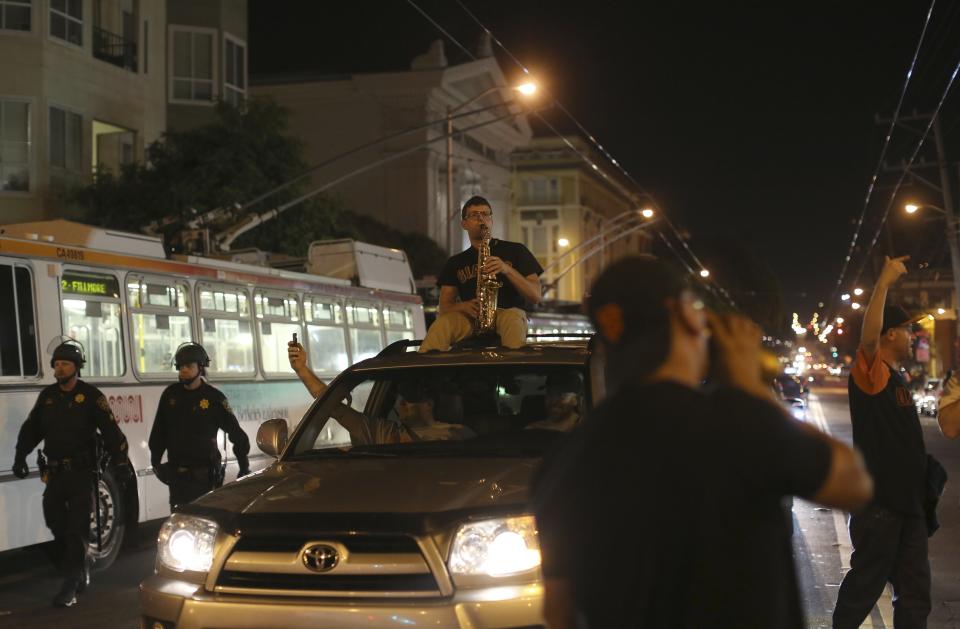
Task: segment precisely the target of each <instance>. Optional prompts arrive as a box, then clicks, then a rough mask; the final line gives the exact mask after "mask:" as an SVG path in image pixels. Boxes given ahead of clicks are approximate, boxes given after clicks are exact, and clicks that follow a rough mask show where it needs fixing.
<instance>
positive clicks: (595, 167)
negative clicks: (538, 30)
mask: <svg viewBox="0 0 960 629" xmlns="http://www.w3.org/2000/svg"><path fill="white" fill-rule="evenodd" d="M456 1H457V4H458V5H460V7H461V8H462V9H463V10H464V12H466V13H467V15H468V16H469V17H470V18H471V19H472V20H473V21H474V22H476V24H477V25H478V26H479V27H480V28H481V29H483V31H484V32H485V33H486V34H487V35H489V37H490V39H491V41H492V42H494V43H496V45H497V46H499V47H500V49H501V50H503V51H504V52H505V53H506V54H507V55H508V56H509V57H510V58H511V59H512V60H513V62H514V63H516V64H517V66H518V67H519V68H520V69H521V70H522V71H523V72H524V73H525V74H527V75H530V70H529V69H527V67H526V66H525V65H523V63H522V62H520V60H519V59H517V57H516V56H515V55H514V54H513V53H512V52H511V51H510V50H509V49H508V48H507V47H506V45H504V43H503V42H502V41H500V39H499V38H498V37H497V36H496V35H495V34H494V33H493V31H491V30H490V29H489V28H487V26H486V25H485V24H484V23H483V22H482V21H481V20H480V19H479V18H478V17H477V16H476V15H475V14H474V13H473V12H472V11H470V9H469V8H468V7H467V6H466V5H464V4H463V3H462V2H460V0H456ZM407 3H408V4H409V5H410V6H412V7H413V8H414V9H416V11H417V12H418V13H420V15H422V16H423V17H424V18H425V19H426V20H427V21H429V22H430V23H431V24H432V25H433V26H434V27H435V28H436V29H437V30H438V31H440V33H441V34H443V35H444V36H445V37H447V38H448V39H450V40H451V41H452V43H453V44H455V45H456V46H457V47H458V48H459V49H460V50H462V51H463V52H464V53H465V54H466V55H467V56H468V57H469V58H470V59H472V60H474V61H475V60H476V59H477V58H476V56H475V55H474V54H473V53H472V52H470V50H469V49H467V47H466V46H464V45H463V44H462V43H461V42H460V41H458V40H457V39H456V38H455V37H454V36H453V35H451V34H450V33H449V32H448V31H447V30H446V29H444V28H443V27H442V26H441V25H440V24H439V23H438V22H437V21H436V20H434V19H433V18H432V17H431V16H430V15H429V14H427V12H426V11H424V10H423V9H422V8H421V7H419V6H418V5H417V4H416V2H414V0H407ZM548 96H549V98H550V100H551V101H552V102H553V104H555V105H556V106H557V107H558V108H559V109H560V110H561V111H563V112H564V113H565V114H566V115H567V117H569V118H570V119H571V120H572V121H573V123H574V124H575V125H576V126H577V128H578V129H580V131H581V132H582V133H583V134H584V135H585V136H586V138H587V140H588V141H590V142H591V143H592V144H593V145H594V146H595V147H596V148H597V150H599V151H600V152H601V154H602V155H604V156H605V157H606V158H607V160H609V162H610V163H611V164H613V165H614V166H615V167H616V168H617V169H618V170H620V172H621V173H622V174H623V175H624V177H626V178H627V180H628V181H630V183H632V184H633V185H634V186H635V187H636V188H637V189H638V190H639V191H640V195H641V196H642V197H646V198H648V199H650V201H651V202H652V204H653V205H654V207H656V209H657V211H658V212H659V213H660V215H661V217H662V218H663V219H664V221H665V222H666V224H667V225H668V226H669V227H670V229H671V230H672V231H673V232H674V234H675V236H676V238H677V240H678V241H679V242H680V243H681V244H682V245H683V247H684V249H685V250H686V251H687V253H688V255H689V256H690V257H691V258H692V259H693V260H694V263H695V264H696V265H697V266H698V267H699V268H701V269H703V268H704V266H703V264H702V263H701V262H700V260H699V258H697V256H696V254H694V253H693V250H692V249H690V246H689V244H688V243H687V242H686V240H684V239H683V237H682V236H681V235H680V232H679V230H677V228H676V226H675V225H674V224H673V222H672V221H670V219H669V218H668V217H667V216H666V214H665V213H664V212H663V210H662V209H661V207H660V206H659V204H658V203H656V201H655V200H654V199H653V196H652V195H650V194H649V193H648V192H647V191H646V190H645V189H644V188H643V186H641V185H640V183H639V182H638V181H637V180H636V178H634V177H633V175H631V174H630V173H629V172H628V171H627V170H626V169H625V168H624V167H623V166H622V165H621V164H620V162H619V161H617V159H616V158H615V157H614V156H613V155H612V154H610V152H609V151H607V149H606V148H604V147H603V145H601V144H600V142H599V141H598V140H597V139H596V138H595V137H594V135H593V134H592V133H590V132H589V131H587V129H586V128H585V127H584V126H583V125H582V124H580V122H579V121H578V120H577V119H576V118H575V117H574V116H573V114H571V113H570V111H569V110H568V109H567V108H566V107H564V106H563V103H561V102H560V101H559V100H558V99H557V98H556V97H554V96H552V95H549V94H548ZM534 115H535V116H536V117H537V118H539V120H540V121H541V122H542V123H543V124H544V125H545V126H546V127H547V128H548V129H549V130H550V131H551V132H552V133H553V134H554V135H555V136H557V138H559V139H560V140H561V141H562V142H563V143H564V144H565V145H566V146H567V147H568V148H569V149H570V150H572V151H573V152H575V153H576V154H577V155H578V156H579V157H580V158H581V159H582V160H583V161H584V162H585V163H587V164H588V165H589V166H590V167H591V168H592V169H593V171H594V172H596V173H597V174H598V175H599V176H600V177H602V178H603V179H604V180H606V181H609V182H611V183H614V184H615V185H617V187H618V188H621V186H620V185H619V184H618V183H617V182H615V181H614V180H612V179H611V178H610V176H609V175H608V174H607V173H606V172H604V171H603V170H601V169H600V167H599V166H598V165H597V164H596V163H595V162H594V161H593V160H592V159H590V157H588V156H587V155H585V154H584V153H583V151H581V150H580V149H579V148H577V147H576V146H574V144H573V143H572V142H570V140H569V138H567V137H565V136H564V135H563V134H561V133H560V132H559V131H557V129H556V128H554V127H553V125H551V124H550V122H549V121H547V120H546V119H545V118H544V117H543V116H542V115H541V114H539V113H537V112H534ZM625 196H626V197H627V198H628V199H629V200H630V201H634V200H635V199H634V198H633V197H632V195H629V194H625ZM669 248H670V251H671V252H672V253H673V254H674V255H677V256H679V254H678V253H677V251H676V250H675V249H674V248H673V247H672V246H670V247H669ZM681 262H683V264H684V266H686V267H687V268H688V270H690V272H691V274H692V275H694V276H697V275H698V274H697V273H695V272H694V271H693V270H692V269H690V267H689V265H687V263H686V262H684V261H683V260H682V259H681ZM717 287H718V289H719V290H720V291H721V293H722V294H723V295H724V297H725V298H726V299H727V300H728V301H729V302H730V305H731V306H733V307H734V308H736V304H735V303H734V301H733V299H732V298H731V297H730V294H729V293H728V292H727V291H726V290H724V289H723V288H722V287H721V286H719V285H717Z"/></svg>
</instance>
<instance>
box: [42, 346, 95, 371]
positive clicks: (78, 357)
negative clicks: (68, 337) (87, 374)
mask: <svg viewBox="0 0 960 629" xmlns="http://www.w3.org/2000/svg"><path fill="white" fill-rule="evenodd" d="M58 360H69V361H70V362H72V363H73V364H74V365H76V367H77V371H79V370H81V369H83V366H84V365H85V364H86V362H87V361H86V359H85V358H84V357H83V349H82V348H81V347H80V346H79V345H77V344H76V343H75V342H70V341H64V342H63V343H60V344H59V345H57V347H56V348H54V350H53V356H51V357H50V368H51V369H52V368H53V365H54V363H56V362H57V361H58Z"/></svg>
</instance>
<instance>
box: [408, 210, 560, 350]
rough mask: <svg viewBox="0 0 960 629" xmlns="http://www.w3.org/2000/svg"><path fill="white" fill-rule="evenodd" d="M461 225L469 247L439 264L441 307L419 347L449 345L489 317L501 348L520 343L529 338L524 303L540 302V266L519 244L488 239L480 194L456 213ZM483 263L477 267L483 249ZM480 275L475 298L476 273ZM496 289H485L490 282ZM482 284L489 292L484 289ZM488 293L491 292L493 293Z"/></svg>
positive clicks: (489, 221) (489, 222)
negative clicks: (466, 235) (479, 286)
mask: <svg viewBox="0 0 960 629" xmlns="http://www.w3.org/2000/svg"><path fill="white" fill-rule="evenodd" d="M460 219H461V220H460V225H461V227H463V229H464V231H466V232H467V234H468V235H469V236H470V247H469V248H468V249H467V250H466V251H463V252H461V253H458V254H457V255H455V256H453V257H451V258H450V259H448V260H447V262H446V264H444V266H443V270H442V271H441V272H440V276H439V278H438V279H437V284H438V285H439V286H440V307H439V315H438V316H437V320H436V321H434V322H433V325H431V326H430V330H428V331H427V336H426V338H424V339H423V343H422V344H421V345H420V351H421V352H428V351H431V350H447V349H449V348H450V345H451V344H453V343H455V342H457V341H459V340H462V339H464V338H467V337H468V336H471V335H473V334H475V333H477V332H482V331H485V330H484V329H483V327H484V326H481V325H480V321H481V320H483V319H486V318H487V316H485V315H491V314H492V316H491V317H490V318H491V319H492V325H491V326H490V331H496V333H497V334H499V335H500V342H501V344H502V345H503V346H504V347H511V348H516V347H522V346H523V345H524V344H525V343H526V337H527V313H526V312H525V311H524V309H523V307H524V305H525V304H527V303H529V304H536V303H539V302H540V274H541V273H543V267H541V266H540V263H539V262H537V259H536V258H535V257H533V254H532V253H530V250H529V249H527V248H526V247H525V246H523V245H522V244H520V243H518V242H510V241H507V240H499V239H497V238H489V233H490V229H491V227H492V226H493V210H492V209H491V207H490V203H489V202H488V201H487V200H486V199H484V198H483V197H477V196H475V197H472V198H470V199H469V200H468V201H467V202H466V203H464V204H463V208H462V209H461V211H460ZM486 247H489V255H484V256H483V257H484V258H485V262H484V264H483V267H482V268H480V267H479V265H478V259H479V258H480V257H481V253H482V252H483V253H486ZM478 273H479V274H480V275H481V279H482V280H483V279H487V281H486V282H483V281H482V282H481V291H480V294H479V297H480V298H479V299H478V290H477V275H478ZM494 278H495V279H496V282H498V283H499V284H500V286H499V288H497V289H495V290H492V291H491V290H489V287H490V286H492V285H493V280H494ZM484 284H486V286H487V288H488V290H486V291H484V290H483V289H484V286H483V285H484ZM491 293H492V294H491Z"/></svg>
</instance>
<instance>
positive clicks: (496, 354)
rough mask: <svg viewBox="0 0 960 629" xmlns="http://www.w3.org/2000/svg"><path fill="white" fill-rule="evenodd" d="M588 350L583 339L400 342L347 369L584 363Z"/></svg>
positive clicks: (587, 359) (356, 370) (359, 370)
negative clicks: (451, 344)
mask: <svg viewBox="0 0 960 629" xmlns="http://www.w3.org/2000/svg"><path fill="white" fill-rule="evenodd" d="M395 345H396V344H395ZM391 350H392V351H391ZM591 353H592V352H591V348H590V344H589V343H588V342H587V341H586V340H575V341H554V342H541V343H531V344H528V345H525V346H524V347H521V348H518V349H509V348H506V347H479V348H454V349H450V350H448V351H445V352H428V353H426V354H420V353H418V352H408V351H404V348H403V347H402V346H400V347H397V348H394V346H389V347H387V348H386V349H385V350H383V351H382V352H381V353H380V354H378V355H377V356H375V357H373V358H368V359H366V360H363V361H361V362H359V363H357V364H356V365H354V366H353V367H351V368H350V369H349V370H350V371H352V372H367V371H378V370H381V369H399V368H410V367H454V366H480V365H503V364H512V365H579V366H586V365H587V364H588V362H589V360H590V355H591Z"/></svg>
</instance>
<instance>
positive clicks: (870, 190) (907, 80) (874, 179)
mask: <svg viewBox="0 0 960 629" xmlns="http://www.w3.org/2000/svg"><path fill="white" fill-rule="evenodd" d="M936 3H937V0H932V1H931V2H930V8H929V9H928V10H927V17H926V19H925V20H924V22H923V29H922V30H921V31H920V39H919V41H917V47H916V50H914V52H913V59H912V60H911V61H910V67H909V68H908V69H907V76H906V77H905V78H904V81H903V87H902V88H901V90H900V98H899V100H898V101H897V107H896V109H895V110H894V112H893V118H892V119H891V120H890V128H889V129H888V130H887V136H886V138H885V139H884V141H883V148H882V149H881V150H880V158H879V159H878V160H877V167H876V168H875V169H874V171H873V176H872V177H871V178H870V183H869V184H868V185H867V194H866V197H865V198H864V200H863V210H861V211H860V218H859V219H858V220H857V226H856V228H855V229H854V230H853V238H852V239H851V240H850V246H849V248H848V249H847V255H846V257H844V259H843V266H842V267H841V269H840V276H839V277H838V278H837V284H836V286H834V288H833V292H832V293H831V294H830V299H829V300H828V301H827V303H828V304H832V303H833V302H834V300H835V299H836V297H837V293H838V292H839V291H840V287H841V286H842V285H843V278H844V276H845V275H846V273H847V268H848V267H849V266H850V260H851V258H852V257H853V252H854V249H855V248H856V246H857V240H859V238H860V229H861V228H862V227H863V220H864V218H866V214H867V207H868V206H869V205H870V199H871V197H872V196H873V191H874V189H875V188H876V185H877V178H878V177H879V176H880V169H881V168H882V167H883V160H884V158H885V157H886V155H887V149H888V148H889V147H890V138H891V137H893V130H894V128H895V127H896V125H897V119H898V118H899V117H900V109H901V108H902V107H903V101H904V98H905V97H906V94H907V87H908V86H909V85H910V79H911V77H912V76H913V72H914V69H915V68H916V65H917V58H918V57H919V56H920V48H921V46H922V45H923V40H924V38H925V37H926V34H927V28H928V27H929V26H930V17H931V16H932V15H933V8H934V5H936ZM921 143H922V141H921ZM901 181H902V177H901ZM897 186H898V187H899V183H898V184H897ZM894 194H896V191H894ZM887 209H888V210H889V207H888V208H887ZM884 217H886V214H884ZM881 225H882V223H881ZM871 247H872V245H871ZM868 253H869V252H868ZM858 277H859V275H858Z"/></svg>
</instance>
